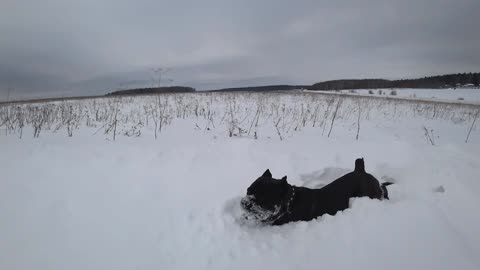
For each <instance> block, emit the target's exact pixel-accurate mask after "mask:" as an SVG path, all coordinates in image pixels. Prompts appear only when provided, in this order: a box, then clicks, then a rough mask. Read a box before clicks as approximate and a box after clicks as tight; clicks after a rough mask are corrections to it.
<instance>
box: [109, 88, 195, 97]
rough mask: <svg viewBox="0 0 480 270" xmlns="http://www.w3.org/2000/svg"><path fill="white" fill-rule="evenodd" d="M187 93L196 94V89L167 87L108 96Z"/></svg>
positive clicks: (120, 91) (112, 93)
mask: <svg viewBox="0 0 480 270" xmlns="http://www.w3.org/2000/svg"><path fill="white" fill-rule="evenodd" d="M185 92H195V88H192V87H186V86H165V87H150V88H136V89H128V90H118V91H114V92H111V93H108V94H107V96H117V95H146V94H161V93H185Z"/></svg>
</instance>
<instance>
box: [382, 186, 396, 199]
mask: <svg viewBox="0 0 480 270" xmlns="http://www.w3.org/2000/svg"><path fill="white" fill-rule="evenodd" d="M390 185H393V183H392V182H385V183H382V184H381V185H380V187H381V188H382V191H383V198H384V199H387V200H389V198H388V189H387V186H390Z"/></svg>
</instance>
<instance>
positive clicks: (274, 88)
mask: <svg viewBox="0 0 480 270" xmlns="http://www.w3.org/2000/svg"><path fill="white" fill-rule="evenodd" d="M307 87H309V86H306V85H263V86H247V87H234V88H222V89H216V90H209V91H208V92H235V91H256V92H265V91H286V90H297V89H306V88H307Z"/></svg>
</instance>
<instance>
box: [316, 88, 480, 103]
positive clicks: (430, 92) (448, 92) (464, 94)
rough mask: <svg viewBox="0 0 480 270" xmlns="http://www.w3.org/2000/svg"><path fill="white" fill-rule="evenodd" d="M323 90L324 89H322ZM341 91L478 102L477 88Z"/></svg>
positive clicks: (479, 93) (393, 96)
mask: <svg viewBox="0 0 480 270" xmlns="http://www.w3.org/2000/svg"><path fill="white" fill-rule="evenodd" d="M322 92H324V91H322ZM339 92H341V93H346V94H357V95H369V96H382V97H390V98H408V99H427V100H439V101H455V102H461V103H475V104H480V89H479V88H457V89H408V88H402V89H358V90H341V91H339Z"/></svg>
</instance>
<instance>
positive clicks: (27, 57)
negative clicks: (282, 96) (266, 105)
mask: <svg viewBox="0 0 480 270" xmlns="http://www.w3.org/2000/svg"><path fill="white" fill-rule="evenodd" d="M478 10H480V2H479V1H478V0H417V1H413V0H405V1H393V0H392V1H380V0H370V1H359V0H347V1H295V2H292V1H287V0H276V1H274V0H268V1H253V0H246V1H223V0H209V1H196V0H190V1H187V0H180V1H154V0H141V1H125V0H117V1H113V0H105V1H94V0H84V1H64V0H48V1H33V0H31V1H15V0H4V1H2V3H0V36H1V37H2V38H1V39H2V42H0V99H2V93H3V96H4V95H5V93H6V89H7V88H8V87H10V88H14V89H15V90H14V92H15V94H16V95H17V96H18V97H23V96H27V95H32V96H33V95H34V96H42V95H44V96H48V95H54V94H55V95H58V94H59V93H63V94H65V95H67V94H68V95H69V94H79V95H83V94H95V93H105V92H107V91H109V90H112V89H115V88H118V87H122V86H125V85H129V84H130V85H141V84H144V85H145V84H147V85H148V84H150V83H151V75H152V74H151V72H150V71H149V69H150V68H152V67H159V66H161V67H170V68H172V71H171V72H170V74H169V76H170V77H171V78H172V79H174V80H175V83H176V84H188V85H192V86H195V87H199V88H209V87H226V86H239V84H256V83H259V84H265V83H287V82H290V83H313V82H316V81H320V80H327V79H336V78H364V77H386V78H404V77H416V76H424V75H429V74H440V73H448V72H465V71H479V70H480V54H479V53H478V48H480V36H479V35H478V34H477V32H478V28H479V27H480V19H479V17H478V14H477V13H478Z"/></svg>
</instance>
